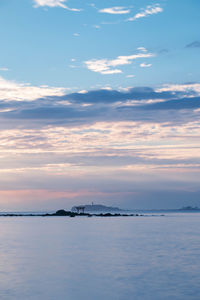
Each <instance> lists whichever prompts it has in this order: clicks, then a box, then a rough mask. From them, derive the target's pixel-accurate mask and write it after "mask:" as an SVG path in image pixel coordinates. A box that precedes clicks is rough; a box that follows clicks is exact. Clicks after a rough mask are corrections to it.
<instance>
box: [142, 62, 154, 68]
mask: <svg viewBox="0 0 200 300" xmlns="http://www.w3.org/2000/svg"><path fill="white" fill-rule="evenodd" d="M151 66H152V64H146V63H142V64H140V67H141V68H149V67H151Z"/></svg>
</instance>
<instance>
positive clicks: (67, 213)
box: [0, 209, 144, 218]
mask: <svg viewBox="0 0 200 300" xmlns="http://www.w3.org/2000/svg"><path fill="white" fill-rule="evenodd" d="M76 216H79V217H133V216H144V215H139V214H120V213H115V214H112V213H99V214H94V213H93V214H90V213H77V212H73V211H66V210H64V209H59V210H57V211H56V212H55V213H52V214H50V213H41V214H33V213H30V214H27V213H26V214H25V213H24V214H23V213H4V214H0V217H71V218H74V217H76Z"/></svg>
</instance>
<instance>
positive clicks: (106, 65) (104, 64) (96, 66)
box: [85, 51, 154, 75]
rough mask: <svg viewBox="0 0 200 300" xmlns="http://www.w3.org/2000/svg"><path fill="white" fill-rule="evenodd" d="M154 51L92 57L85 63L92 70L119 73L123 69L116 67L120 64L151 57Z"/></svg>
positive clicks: (101, 72)
mask: <svg viewBox="0 0 200 300" xmlns="http://www.w3.org/2000/svg"><path fill="white" fill-rule="evenodd" d="M153 56H154V54H152V53H144V51H142V52H141V53H137V54H133V55H127V56H118V57H117V58H116V59H112V60H109V59H92V60H88V61H85V65H86V66H87V68H88V69H89V70H90V71H93V72H97V73H100V74H103V75H108V74H119V73H122V70H121V69H119V68H116V67H118V66H123V65H128V64H131V63H132V62H133V61H134V60H136V59H139V58H149V57H153Z"/></svg>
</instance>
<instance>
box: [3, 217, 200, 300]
mask: <svg viewBox="0 0 200 300" xmlns="http://www.w3.org/2000/svg"><path fill="white" fill-rule="evenodd" d="M199 229H200V214H199V213H194V214H193V213H185V214H183V213H179V214H168V215H166V216H165V217H161V216H155V217H127V218H126V217H124V218H123V217H118V218H99V217H92V218H86V217H76V218H69V217H49V218H44V217H13V218H11V217H10V218H9V217H1V218H0V299H1V300H4V299H6V300H7V299H9V300H10V299H11V300H12V299H13V300H14V299H20V300H23V299H26V300H29V299H30V300H40V299H41V300H54V299H55V300H56V299H59V300H62V299H67V300H78V299H87V300H93V299H95V300H102V299H104V300H133V299H134V300H137V299H138V300H141V299H142V300H158V299H159V300H160V299H162V300H166V299H170V300H172V299H173V300H176V299H180V300H199V299H200V231H199Z"/></svg>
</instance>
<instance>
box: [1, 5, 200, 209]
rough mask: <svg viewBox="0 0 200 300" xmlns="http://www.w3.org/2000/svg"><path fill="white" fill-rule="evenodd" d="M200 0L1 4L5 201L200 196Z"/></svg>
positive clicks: (165, 203)
mask: <svg viewBox="0 0 200 300" xmlns="http://www.w3.org/2000/svg"><path fill="white" fill-rule="evenodd" d="M199 9H200V3H199V1H198V0H190V1H188V0H182V1H179V0H160V1H147V0H135V1H129V0H123V1H122V0H107V1H104V0H101V1H100V0H96V1H95V0H94V1H84V2H83V1H79V0H68V1H64V0H20V1H19V0H2V1H1V2H0V36H1V47H0V141H1V146H0V163H1V168H0V174H1V178H3V179H2V181H1V183H0V208H1V209H2V210H9V209H17V210H18V209H56V208H60V207H64V208H70V207H71V206H73V205H74V203H88V202H92V201H93V202H96V203H100V202H101V203H104V204H109V205H119V206H120V207H127V208H164V207H166V208H169V207H172V208H173V207H180V206H183V205H199V206H200V202H199V199H200V198H199V196H200V188H199V180H198V178H199V175H200V174H199V173H200V169H199V167H200V155H199V153H200V151H199V150H200V149H199V148H200V142H199V141H200V139H199V138H200V123H199V117H200V82H199V76H200V59H199V55H200V36H199V30H198V29H199V27H200V24H199V23H200V18H199Z"/></svg>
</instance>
